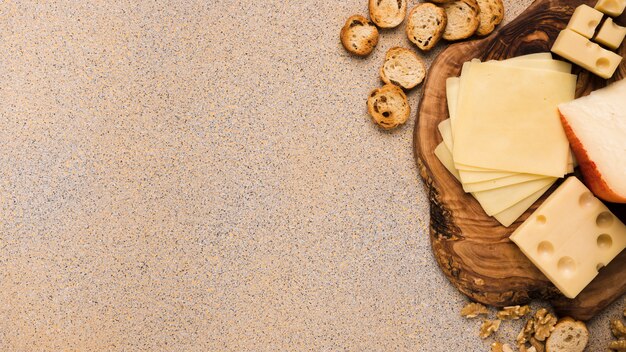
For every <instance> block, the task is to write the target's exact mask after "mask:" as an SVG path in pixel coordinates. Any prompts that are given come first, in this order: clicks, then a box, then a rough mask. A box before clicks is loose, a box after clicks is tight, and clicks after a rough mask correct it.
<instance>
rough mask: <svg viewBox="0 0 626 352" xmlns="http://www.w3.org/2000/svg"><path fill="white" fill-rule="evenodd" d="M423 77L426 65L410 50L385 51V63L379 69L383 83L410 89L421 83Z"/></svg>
mask: <svg viewBox="0 0 626 352" xmlns="http://www.w3.org/2000/svg"><path fill="white" fill-rule="evenodd" d="M424 77H426V65H425V64H424V61H423V60H422V59H421V58H420V57H419V56H417V54H415V53H414V52H413V51H412V50H409V49H405V48H398V47H395V48H391V49H389V51H387V54H386V55H385V63H383V66H382V67H381V68H380V78H381V79H382V80H383V82H385V83H387V84H395V85H396V86H400V87H402V88H404V89H411V88H413V87H415V86H416V85H418V84H420V83H422V81H423V80H424Z"/></svg>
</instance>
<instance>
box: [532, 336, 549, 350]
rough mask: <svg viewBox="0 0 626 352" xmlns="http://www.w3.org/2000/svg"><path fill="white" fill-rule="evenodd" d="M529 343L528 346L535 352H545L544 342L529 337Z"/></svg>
mask: <svg viewBox="0 0 626 352" xmlns="http://www.w3.org/2000/svg"><path fill="white" fill-rule="evenodd" d="M529 342H530V345H531V346H533V347H534V348H535V349H536V350H537V352H545V350H546V344H545V343H544V342H541V341H539V340H537V339H536V338H535V337H531V338H530V341H529Z"/></svg>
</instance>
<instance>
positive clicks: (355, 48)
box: [340, 15, 378, 56]
mask: <svg viewBox="0 0 626 352" xmlns="http://www.w3.org/2000/svg"><path fill="white" fill-rule="evenodd" d="M340 37H341V44H343V47H344V48H346V50H348V51H349V52H351V53H353V54H355V55H359V56H367V55H369V54H370V53H371V52H372V50H374V47H375V46H376V44H378V28H376V26H375V25H374V24H373V23H372V22H370V21H369V20H368V19H367V18H365V17H363V16H361V15H354V16H352V17H350V18H348V20H347V21H346V24H345V25H344V26H343V28H341V35H340Z"/></svg>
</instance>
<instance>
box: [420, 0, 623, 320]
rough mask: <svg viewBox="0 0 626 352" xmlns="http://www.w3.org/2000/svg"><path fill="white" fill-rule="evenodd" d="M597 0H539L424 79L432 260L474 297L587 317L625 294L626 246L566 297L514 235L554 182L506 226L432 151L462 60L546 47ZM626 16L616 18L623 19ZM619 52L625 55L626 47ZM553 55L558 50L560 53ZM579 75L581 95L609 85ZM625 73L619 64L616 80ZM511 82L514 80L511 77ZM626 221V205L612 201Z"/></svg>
mask: <svg viewBox="0 0 626 352" xmlns="http://www.w3.org/2000/svg"><path fill="white" fill-rule="evenodd" d="M595 2H596V0H593V1H583V0H578V1H575V0H537V1H535V2H534V3H533V4H532V5H531V6H530V7H529V8H528V9H527V10H526V11H525V12H523V13H522V14H521V15H520V16H519V17H517V18H516V19H515V20H513V21H512V22H511V23H509V24H508V25H506V26H504V27H502V28H500V29H498V30H497V31H496V32H494V33H493V34H492V35H491V36H489V37H487V38H484V39H480V40H474V41H467V42H462V43H457V44H454V45H451V46H450V47H449V48H447V49H446V50H444V51H443V52H442V53H441V54H440V55H439V56H438V57H437V58H436V60H435V62H434V63H433V65H432V66H431V68H430V72H429V74H428V77H427V79H426V82H425V84H424V93H423V96H422V99H421V102H420V106H419V111H418V117H417V122H416V124H415V131H414V151H415V156H416V160H417V164H418V168H419V172H420V175H421V176H422V178H423V179H424V183H425V185H426V188H427V191H428V195H429V198H430V206H431V207H430V215H431V220H430V237H431V244H432V250H433V253H434V255H435V258H436V260H437V262H438V264H439V266H440V267H441V269H442V270H443V272H444V273H445V275H446V276H447V277H448V279H449V280H450V281H451V282H452V284H453V285H454V286H455V287H457V288H458V289H459V290H460V291H461V292H462V293H464V294H465V295H467V296H468V297H470V299H472V300H474V301H477V302H480V303H483V304H487V305H491V306H497V307H502V306H509V305H516V304H525V303H528V302H529V301H531V300H533V299H545V300H548V301H550V303H551V304H552V305H553V306H554V307H555V310H556V311H557V313H559V314H561V315H569V316H572V317H574V318H576V319H581V320H588V319H590V318H592V317H593V316H594V315H595V314H596V313H598V312H599V311H601V310H602V309H603V308H605V307H606V306H607V305H609V304H610V303H611V302H613V301H615V300H616V299H617V298H619V297H620V296H622V295H623V294H624V293H626V251H622V253H620V254H619V255H618V256H617V257H616V258H615V259H614V260H613V261H612V262H611V263H610V264H609V265H607V266H606V267H605V268H603V269H601V270H600V273H599V274H598V276H597V277H596V278H595V279H594V280H593V281H592V282H591V284H590V285H589V286H587V287H586V288H585V290H583V292H581V293H580V294H579V295H578V296H577V297H576V298H575V299H567V298H566V297H564V296H562V295H561V294H560V292H559V291H558V289H556V287H554V285H552V283H551V282H550V281H549V280H548V279H547V278H546V277H545V276H544V275H543V274H542V273H541V272H540V271H539V270H538V269H537V268H536V267H535V266H534V265H533V264H532V263H531V262H530V260H528V259H527V258H526V257H525V256H524V255H523V254H522V252H521V251H520V250H519V249H518V248H517V246H516V245H515V244H514V243H513V242H511V240H509V236H510V235H511V234H512V233H513V231H514V230H515V229H516V228H517V227H518V226H519V225H520V224H521V223H522V222H523V221H524V220H525V219H526V218H527V217H528V216H529V215H530V214H531V213H532V212H533V211H534V210H535V209H537V207H538V206H539V205H540V204H541V202H542V201H543V200H545V199H546V197H547V196H548V195H549V194H550V193H551V192H552V191H553V190H554V189H555V188H556V187H557V185H555V186H553V187H552V189H550V190H549V191H548V192H547V193H546V194H544V196H543V197H542V198H541V199H540V200H538V201H537V202H536V203H535V204H534V205H533V206H532V207H531V209H529V210H528V211H527V212H526V213H525V214H524V215H523V216H522V217H521V218H520V219H518V220H517V221H516V222H515V223H514V224H513V225H511V226H510V227H508V228H506V227H503V226H501V225H500V224H499V223H498V222H497V221H496V220H495V219H494V218H492V217H489V216H487V215H486V213H485V212H484V211H483V210H482V208H481V207H480V205H479V204H478V202H477V201H476V200H475V199H474V198H473V197H472V196H471V195H469V194H466V193H464V192H463V189H462V187H461V185H460V184H459V182H458V181H457V180H456V179H455V178H454V176H452V175H451V174H450V173H449V172H448V171H447V170H446V169H445V167H444V166H443V165H442V164H441V163H440V162H439V160H438V159H437V157H436V156H435V155H434V153H433V152H434V150H435V147H436V146H437V145H438V144H439V143H440V142H441V141H442V139H441V136H440V135H439V132H438V129H437V126H438V124H439V123H440V122H441V121H442V120H444V119H446V118H448V108H447V101H446V84H445V83H446V79H447V78H448V77H452V76H459V74H460V70H461V66H462V64H463V63H464V62H466V61H469V60H471V59H474V58H478V59H480V60H482V61H486V60H502V59H507V58H511V57H516V56H521V55H525V54H531V53H537V52H549V51H550V48H551V46H552V44H553V43H554V40H555V39H556V37H557V35H558V33H559V31H560V30H562V29H563V28H565V26H566V25H567V23H568V21H569V19H570V17H571V15H572V13H573V11H574V9H575V8H576V7H577V6H578V5H581V4H583V3H586V4H588V5H590V6H594V5H595ZM625 19H626V16H625V15H622V16H621V17H619V18H618V19H617V20H616V22H617V23H618V24H621V25H624V24H626V20H625ZM618 53H619V54H620V55H622V56H624V55H625V54H626V50H625V48H624V46H622V47H620V49H619V50H618ZM555 57H556V56H555ZM574 73H576V74H579V78H578V84H577V87H576V96H577V97H580V96H583V95H586V94H589V93H590V92H591V91H593V90H596V89H599V88H602V87H604V86H606V84H607V83H608V82H609V81H606V80H604V79H601V78H599V77H596V76H594V75H591V74H590V73H588V72H586V71H584V70H582V69H580V68H578V67H577V66H574ZM624 76H626V63H624V62H622V64H621V66H620V67H619V68H618V72H616V74H615V75H614V76H613V79H612V80H616V79H621V78H623V77H624ZM512 83H514V82H512ZM607 205H608V206H609V207H610V208H611V210H612V211H613V212H614V213H615V214H616V215H617V216H618V217H619V218H620V219H621V220H622V221H625V222H626V204H622V205H617V204H607Z"/></svg>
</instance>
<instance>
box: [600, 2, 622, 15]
mask: <svg viewBox="0 0 626 352" xmlns="http://www.w3.org/2000/svg"><path fill="white" fill-rule="evenodd" d="M624 8H626V0H598V3H597V4H596V9H597V10H600V11H602V12H604V13H605V14H607V15H609V16H613V17H617V16H619V15H621V14H622V12H624Z"/></svg>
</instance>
